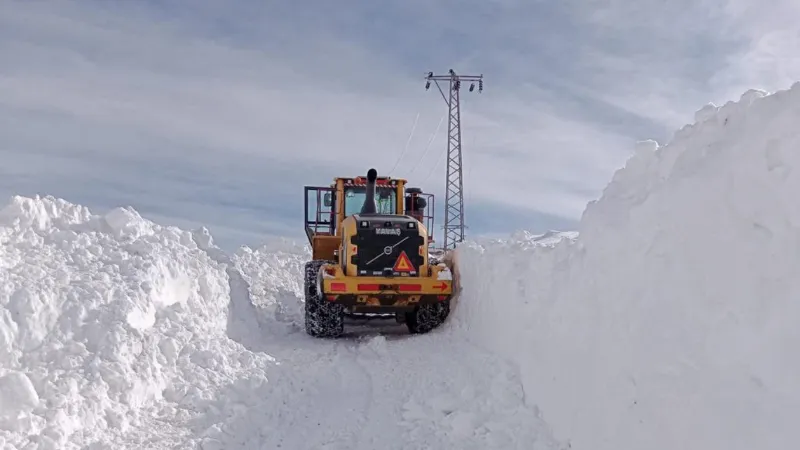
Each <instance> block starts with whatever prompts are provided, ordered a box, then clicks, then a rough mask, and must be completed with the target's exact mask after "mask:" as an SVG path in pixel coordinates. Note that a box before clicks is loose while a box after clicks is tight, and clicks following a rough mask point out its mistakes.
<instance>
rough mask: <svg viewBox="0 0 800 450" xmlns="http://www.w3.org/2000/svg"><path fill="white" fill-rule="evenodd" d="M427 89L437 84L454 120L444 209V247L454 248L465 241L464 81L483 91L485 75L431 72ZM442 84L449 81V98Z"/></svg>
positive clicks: (450, 130)
mask: <svg viewBox="0 0 800 450" xmlns="http://www.w3.org/2000/svg"><path fill="white" fill-rule="evenodd" d="M426 79H427V80H428V81H427V82H426V83H425V89H426V90H427V89H429V88H430V87H431V81H433V82H434V83H436V87H437V88H439V92H440V93H441V94H442V98H443V99H444V101H445V103H447V106H448V108H449V111H450V114H449V117H450V120H449V125H448V132H447V178H446V194H445V206H444V248H445V249H452V248H455V246H456V245H457V244H458V243H459V242H462V241H464V181H463V178H462V175H463V170H462V166H461V95H460V92H461V82H462V81H467V82H470V83H471V84H470V86H469V91H470V92H472V91H474V90H475V82H477V83H478V92H483V75H482V74H481V75H477V76H476V75H457V74H456V73H455V71H454V70H453V69H450V75H434V74H433V72H428V76H427V77H426ZM439 81H449V82H450V89H449V95H445V93H444V91H442V87H441V86H439Z"/></svg>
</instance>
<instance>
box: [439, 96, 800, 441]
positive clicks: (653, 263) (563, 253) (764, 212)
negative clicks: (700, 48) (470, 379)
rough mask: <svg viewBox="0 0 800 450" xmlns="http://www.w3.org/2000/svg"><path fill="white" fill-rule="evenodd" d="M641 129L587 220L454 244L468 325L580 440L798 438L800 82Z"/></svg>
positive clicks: (555, 422)
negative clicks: (672, 124) (545, 235)
mask: <svg viewBox="0 0 800 450" xmlns="http://www.w3.org/2000/svg"><path fill="white" fill-rule="evenodd" d="M697 118H698V120H700V122H698V123H696V124H694V125H691V126H686V127H684V128H683V129H681V130H680V131H679V132H677V133H676V135H675V136H674V138H673V140H672V141H671V142H669V143H668V144H667V145H665V146H662V147H658V146H657V144H656V143H655V142H652V141H648V142H642V143H640V144H639V145H638V146H637V148H636V151H635V154H634V155H633V156H632V157H631V158H630V160H629V161H628V162H627V164H626V166H625V167H624V168H622V169H620V170H619V171H618V172H617V173H616V174H615V175H614V177H613V179H612V181H611V183H610V184H609V185H608V186H607V188H606V189H605V191H604V193H603V195H602V197H601V198H600V199H599V200H598V201H596V202H592V203H590V204H589V205H588V207H587V209H586V211H585V213H584V216H583V218H582V221H581V223H580V229H579V230H578V231H579V234H578V235H577V236H575V235H572V236H563V237H564V238H563V239H562V240H561V242H560V243H558V244H556V245H546V246H542V245H533V244H534V243H533V242H532V240H531V239H530V238H526V237H525V236H518V237H516V238H512V239H508V240H505V241H502V242H501V241H494V242H488V243H482V242H472V243H469V244H468V245H465V246H463V247H461V248H460V249H459V250H458V252H459V255H458V261H459V264H460V280H461V284H462V287H463V295H462V297H461V298H460V300H459V308H458V309H457V311H456V313H455V318H456V319H457V321H458V322H459V325H458V326H459V327H461V329H462V330H463V333H462V335H463V336H465V337H467V338H468V339H469V340H470V341H472V342H474V343H476V344H478V345H480V346H481V347H483V348H484V349H486V350H488V351H491V352H493V353H496V354H498V355H501V356H504V357H506V358H509V359H510V360H511V361H513V362H514V363H516V364H517V365H519V367H520V369H521V373H522V379H523V383H524V388H525V393H526V395H527V396H528V397H529V398H531V399H533V400H532V401H533V402H536V403H537V404H538V406H539V407H540V408H541V410H542V414H543V419H544V420H545V421H546V422H547V423H548V424H549V425H550V426H551V427H552V430H553V432H554V435H555V436H556V437H559V438H562V439H568V440H569V441H570V442H571V444H572V448H573V449H594V450H606V449H607V450H611V449H615V450H619V449H648V450H660V449H682V450H690V449H698V450H700V449H703V450H707V449H725V450H739V449H742V450H744V449H755V448H760V449H767V448H770V449H777V448H791V447H793V446H794V444H795V443H796V442H798V441H800V428H799V427H798V426H797V418H798V417H800V360H798V359H797V358H796V353H795V352H797V349H798V348H800V326H798V324H800V301H799V300H800V234H799V233H798V230H800V202H798V199H797V193H798V192H800V152H798V149H799V148H800V127H798V126H797V124H798V122H799V121H800V84H795V85H793V86H792V88H791V89H789V90H786V91H780V92H778V93H775V94H772V95H765V93H763V92H758V91H748V92H746V93H745V94H744V95H743V96H742V98H741V99H740V101H738V102H729V103H727V104H726V105H724V106H722V107H715V106H713V105H712V106H706V107H705V108H703V109H701V110H700V111H698V114H697Z"/></svg>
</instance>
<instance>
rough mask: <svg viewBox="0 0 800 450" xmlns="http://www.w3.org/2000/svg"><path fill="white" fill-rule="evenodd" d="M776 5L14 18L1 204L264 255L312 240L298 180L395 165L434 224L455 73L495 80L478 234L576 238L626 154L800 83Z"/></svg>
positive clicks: (470, 179)
mask: <svg viewBox="0 0 800 450" xmlns="http://www.w3.org/2000/svg"><path fill="white" fill-rule="evenodd" d="M752 5H755V3H752ZM773 7H775V8H777V9H776V11H778V12H780V14H776V15H771V14H766V13H755V14H754V12H753V11H757V9H756V10H754V9H753V8H752V6H751V5H750V4H747V3H746V2H742V1H738V0H731V1H721V0H720V1H703V2H689V1H688V0H681V1H679V2H668V3H663V2H656V1H654V0H644V1H642V2H634V3H630V2H624V3H623V2H618V1H604V2H600V1H595V2H588V3H587V2H578V1H574V0H568V1H565V2H542V1H533V2H527V1H526V2H523V1H521V0H494V1H490V2H478V1H472V0H470V1H468V2H454V1H452V0H445V1H441V2H422V1H419V0H412V1H405V2H381V3H374V4H373V3H364V4H350V5H348V6H347V7H343V6H342V5H341V4H340V3H337V2H322V1H311V2H310V3H309V2H306V3H304V5H303V7H302V8H301V7H298V6H296V5H292V4H291V3H289V2H284V3H276V2H268V3H261V2H255V1H244V2H237V3H236V6H235V8H234V7H230V6H229V5H223V4H221V3H218V2H211V1H200V2H192V5H191V7H187V6H186V4H185V3H178V2H174V1H160V2H136V3H131V2H128V3H105V2H95V1H91V0H84V1H80V2H58V3H39V2H3V3H0V58H2V60H3V64H2V66H0V132H2V134H3V136H4V139H3V140H2V142H0V157H2V159H3V165H2V168H0V177H1V178H0V180H2V181H0V194H3V195H11V194H14V193H21V194H28V195H29V194H32V193H36V192H39V193H43V194H54V195H58V196H62V197H66V198H68V199H70V200H73V201H77V202H81V203H85V204H88V205H90V206H96V207H98V208H105V207H111V206H117V205H120V204H132V205H134V206H136V207H137V208H138V209H139V210H140V211H142V212H143V213H144V214H150V215H152V216H153V217H159V218H163V220H166V221H170V220H171V221H173V222H174V223H181V224H183V223H198V224H199V223H206V224H211V225H212V232H216V233H217V234H219V232H222V231H224V233H223V234H224V236H222V238H225V237H227V243H228V244H229V245H235V244H238V243H243V244H256V243H257V242H258V239H260V237H261V236H263V235H269V234H278V235H282V234H289V235H292V236H295V237H301V236H302V230H301V223H302V214H303V207H302V202H303V198H302V185H303V184H327V183H329V182H330V181H331V178H332V177H333V176H335V175H339V174H360V173H363V172H365V171H366V169H367V168H369V167H376V168H378V170H379V171H381V172H389V171H390V170H391V169H392V168H393V167H395V166H396V169H395V170H394V173H393V175H396V176H406V175H407V174H410V175H411V176H412V183H413V184H417V185H420V184H422V187H423V188H425V189H427V190H432V191H434V192H435V193H436V194H437V195H439V197H440V198H439V201H438V202H437V205H438V206H440V211H439V212H440V213H441V206H442V203H443V200H444V199H443V194H444V183H443V179H444V171H445V161H444V157H443V151H444V147H445V137H446V130H447V124H446V122H445V123H444V124H442V126H441V128H440V129H439V132H438V133H437V134H436V138H435V139H433V141H430V140H431V137H432V136H433V135H434V131H435V130H436V128H437V126H438V125H439V124H440V120H441V118H442V116H443V114H444V113H445V105H444V102H443V101H442V99H441V98H440V96H439V94H438V92H435V91H434V90H432V91H429V92H426V91H425V90H424V88H423V84H424V81H423V79H422V77H423V74H424V73H425V72H427V71H428V70H434V71H439V72H445V71H446V70H448V69H449V68H451V67H452V68H454V69H456V70H458V71H459V72H464V73H466V72H470V73H484V74H485V75H486V90H485V92H484V93H483V94H481V95H478V94H477V92H476V93H467V92H465V93H464V95H463V102H464V112H463V120H464V150H465V155H464V158H465V162H464V163H465V171H466V179H465V182H466V186H465V189H466V195H467V201H468V203H467V219H468V221H471V222H470V223H471V224H472V227H471V229H470V232H471V233H480V232H489V231H491V232H496V231H505V230H512V229H514V228H531V229H538V230H542V229H546V228H552V227H554V225H562V226H563V227H569V226H570V225H571V224H573V223H574V220H576V219H577V218H578V217H579V216H580V213H581V211H582V209H583V207H584V205H585V203H586V202H587V201H588V200H591V199H593V198H594V197H596V196H597V195H598V194H599V192H600V190H601V189H602V188H603V187H604V185H605V183H606V182H607V181H608V179H609V178H610V176H611V173H612V172H613V170H614V169H616V168H617V167H619V166H620V165H621V164H622V163H623V162H624V160H625V159H626V157H627V155H628V154H629V153H630V151H631V150H632V146H633V143H634V141H635V140H638V139H644V138H651V137H652V138H656V139H659V140H665V139H666V138H667V137H668V136H669V133H670V132H671V130H672V129H674V128H676V127H679V126H680V125H682V124H683V123H686V122H688V121H691V120H692V113H693V112H694V110H696V109H697V108H699V107H700V106H702V104H703V103H705V102H707V101H716V102H720V101H725V100H728V99H730V98H731V97H732V96H733V97H735V96H738V95H739V93H741V91H742V90H743V89H745V88H747V87H762V88H767V89H777V88H783V87H786V85H787V84H789V83H790V82H791V80H792V79H793V78H794V77H796V76H797V72H798V70H799V69H800V67H798V63H797V60H796V54H797V51H796V50H795V49H796V48H797V46H794V47H792V46H791V44H793V43H794V42H795V40H796V36H795V34H793V31H792V28H791V27H792V25H791V24H792V23H793V21H792V20H790V19H792V18H794V19H796V18H797V17H798V11H797V10H798V7H796V6H793V5H792V4H791V3H789V2H783V3H780V4H778V5H773ZM753 85H755V86H753ZM415 122H416V126H415V127H414V133H413V136H412V137H411V141H410V145H409V146H408V149H407V150H405V149H406V144H407V142H408V138H409V133H410V131H411V130H412V127H413V126H414V124H415ZM429 142H431V143H430V147H428V143H429ZM401 153H402V154H403V158H402V159H398V158H399V156H400V154H401ZM423 181H424V183H422V182H423ZM442 219H443V217H442V216H441V214H440V216H439V220H438V222H439V224H441V221H442ZM215 227H216V228H215ZM218 230H219V231H218ZM239 240H242V241H243V242H239Z"/></svg>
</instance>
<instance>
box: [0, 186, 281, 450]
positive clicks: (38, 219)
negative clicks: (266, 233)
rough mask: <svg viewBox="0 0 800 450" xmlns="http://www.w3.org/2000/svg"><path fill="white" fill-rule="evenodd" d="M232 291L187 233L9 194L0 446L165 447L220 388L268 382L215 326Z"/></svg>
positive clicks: (1, 311) (0, 339) (260, 360)
mask: <svg viewBox="0 0 800 450" xmlns="http://www.w3.org/2000/svg"><path fill="white" fill-rule="evenodd" d="M229 291H230V284H229V279H228V277H227V274H226V271H225V267H224V266H223V265H221V264H219V263H218V262H216V261H214V260H213V259H212V258H210V257H209V255H208V253H207V252H206V251H204V250H203V249H200V248H198V247H197V245H196V244H195V242H194V240H193V237H192V234H191V233H190V232H187V231H182V230H179V229H177V228H171V227H161V226H158V225H156V224H153V223H151V222H149V221H147V220H144V219H142V218H141V217H140V216H139V215H138V214H137V213H136V212H135V211H133V210H131V209H123V208H118V209H115V210H113V211H111V212H109V213H108V214H106V215H103V216H98V215H93V214H91V213H90V211H89V210H88V209H87V208H84V207H81V206H77V205H73V204H70V203H68V202H65V201H63V200H56V199H54V198H51V197H45V198H39V197H36V198H22V197H14V198H13V199H12V200H11V201H10V203H9V204H8V205H7V206H6V207H5V208H3V209H2V210H0V448H9V447H10V448H23V447H24V448H43V449H44V448H53V449H55V448H59V449H66V448H81V447H82V446H84V445H88V444H92V443H95V444H97V445H99V444H106V445H107V447H93V448H119V447H118V444H119V443H120V442H121V441H120V439H122V436H124V439H125V441H126V442H128V443H129V444H130V443H131V442H134V443H135V441H136V440H137V439H138V440H139V443H140V444H141V445H142V446H143V447H151V446H152V445H153V443H152V442H149V440H150V439H153V440H155V441H157V442H158V443H159V444H160V445H165V443H166V442H167V441H166V437H167V434H168V433H166V432H164V430H165V429H168V428H171V427H172V426H173V425H176V424H179V423H181V422H185V421H187V420H189V419H190V418H192V417H194V416H195V415H197V414H203V413H204V412H206V411H207V410H209V409H210V408H212V404H211V401H212V399H214V398H215V396H216V395H215V393H216V391H217V390H218V389H219V388H220V387H221V386H224V385H226V384H227V383H229V382H230V381H231V380H232V379H234V378H237V379H244V380H248V379H250V380H251V381H253V382H254V383H258V382H263V381H265V380H266V375H265V372H264V371H265V369H266V368H267V366H268V365H269V357H268V355H258V354H252V353H250V352H248V351H246V350H245V349H244V348H243V347H241V346H240V345H238V344H237V343H236V342H234V341H232V340H230V339H228V337H227V335H226V325H227V320H228V311H227V309H228V306H229V302H230V292H229ZM222 406H224V405H220V404H216V405H213V408H217V410H224V408H223V407H222ZM154 430H161V431H162V433H160V434H159V435H158V436H157V437H155V438H152V437H150V436H149V434H151V432H153V431H154ZM201 431H202V430H201ZM173 432H174V433H180V432H181V431H180V430H177V429H176V430H173ZM27 445H32V447H26V446H27ZM37 445H38V447H37Z"/></svg>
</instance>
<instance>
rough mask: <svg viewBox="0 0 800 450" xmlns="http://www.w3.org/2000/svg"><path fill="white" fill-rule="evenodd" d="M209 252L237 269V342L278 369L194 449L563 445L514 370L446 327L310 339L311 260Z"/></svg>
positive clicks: (363, 328) (356, 331) (380, 325)
mask: <svg viewBox="0 0 800 450" xmlns="http://www.w3.org/2000/svg"><path fill="white" fill-rule="evenodd" d="M210 254H212V255H214V257H215V258H216V259H218V260H220V261H225V262H229V263H230V265H229V269H228V272H229V274H230V275H231V279H232V280H235V282H233V283H232V290H231V294H232V295H231V297H232V302H233V303H234V304H235V305H236V306H235V307H233V308H232V314H233V316H232V319H231V321H232V322H234V323H238V324H239V326H236V327H229V332H230V330H231V329H235V330H237V333H238V334H239V335H240V336H238V337H237V336H232V338H234V339H237V340H239V339H241V338H242V337H241V336H247V338H246V339H247V341H248V342H243V343H244V345H247V346H249V348H251V349H253V350H254V351H261V352H265V353H267V354H269V355H270V356H272V357H275V358H276V360H277V363H278V365H277V366H275V367H273V368H272V369H271V375H270V379H271V380H272V381H271V383H267V384H265V385H264V386H263V388H262V389H260V390H259V391H257V392H255V393H253V394H252V395H249V396H248V397H246V398H240V399H238V400H236V401H237V402H240V406H241V407H242V409H241V413H240V414H237V415H236V416H234V417H231V418H228V419H226V420H225V421H224V422H222V423H221V424H217V426H215V428H214V429H213V430H211V431H210V432H208V433H206V434H205V435H204V436H202V437H200V438H197V439H196V440H195V441H194V442H193V443H199V444H200V448H203V449H208V448H220V449H221V448H264V449H267V448H270V449H272V448H289V449H331V450H332V449H358V450H360V449H364V450H367V449H374V448H386V449H430V448H437V449H447V448H453V449H456V448H458V449H487V448H498V449H499V448H504V449H517V448H519V449H523V448H524V449H534V450H535V449H555V448H558V446H557V445H556V443H555V442H554V441H553V440H552V439H551V437H550V436H549V434H548V431H547V427H546V425H545V424H544V423H543V422H542V421H541V420H540V419H539V417H538V416H537V411H536V408H535V406H530V405H527V404H526V399H525V395H524V391H523V389H522V384H521V381H520V379H519V374H518V370H517V368H516V367H515V366H513V365H512V364H510V363H509V362H507V361H504V360H502V359H501V358H498V357H496V356H493V355H491V354H490V353H487V352H486V351H484V350H480V349H478V348H477V347H475V346H474V345H472V344H470V343H468V342H466V341H462V340H458V339H457V337H456V336H453V335H452V333H450V332H449V329H448V328H447V327H444V328H443V329H441V330H437V331H435V332H432V333H430V334H427V335H424V336H412V335H409V334H408V333H407V332H406V330H405V327H404V326H402V325H397V324H394V323H392V322H390V321H370V322H356V321H350V322H349V325H348V328H347V335H346V336H345V337H343V338H341V339H336V340H320V339H314V338H311V337H309V336H307V335H306V334H305V332H304V331H303V329H302V302H301V301H300V300H299V298H298V295H299V293H300V290H299V288H300V285H299V283H300V280H302V277H301V275H302V273H301V271H300V268H301V267H302V262H303V261H304V259H303V257H302V256H304V255H297V254H293V252H287V253H281V252H270V253H267V252H265V251H261V252H255V253H252V252H248V253H247V255H248V256H249V257H250V258H243V257H241V256H240V255H237V256H239V257H238V258H237V259H236V263H238V264H236V267H234V265H233V263H232V262H230V260H227V259H226V257H225V255H223V254H221V253H219V252H214V251H211V252H210ZM276 266H278V267H282V268H283V270H286V271H287V272H288V273H287V274H286V276H287V278H285V279H284V280H285V281H289V283H290V284H291V283H292V282H293V281H294V280H296V281H297V283H298V284H297V289H296V290H295V291H294V293H295V295H291V294H289V293H287V292H286V290H285V286H283V287H282V288H281V287H280V281H278V282H277V283H275V281H277V280H281V279H282V278H281V277H280V276H278V275H277V274H276V273H275V271H274V268H275V267H276ZM270 270H272V271H273V272H272V273H270V274H269V276H266V275H267V272H269V271H270ZM248 280H251V281H254V285H255V286H254V287H251V286H250V285H249V284H248ZM245 289H246V290H245ZM281 291H282V292H281ZM259 295H260V296H261V298H259ZM256 305H260V306H256ZM248 328H249V329H248ZM242 330H247V331H246V332H244V333H242ZM280 330H282V333H281V332H280Z"/></svg>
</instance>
